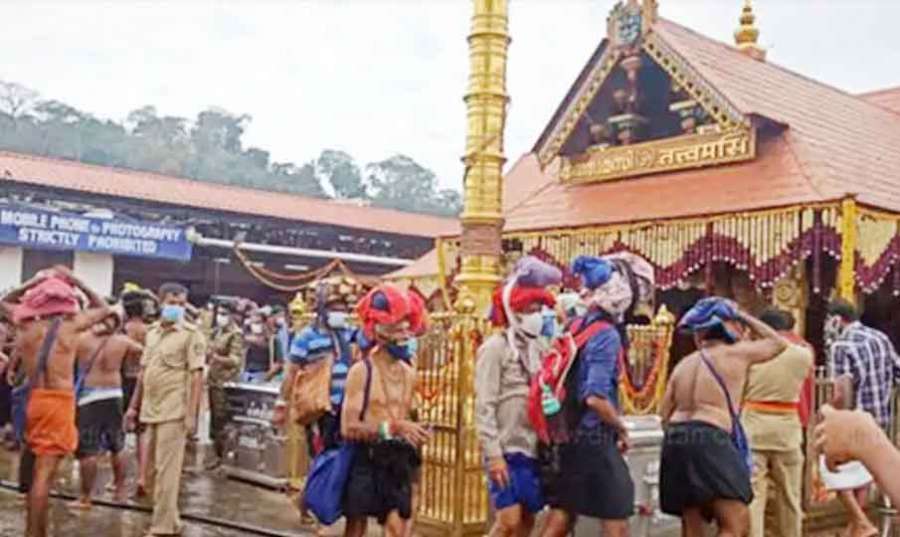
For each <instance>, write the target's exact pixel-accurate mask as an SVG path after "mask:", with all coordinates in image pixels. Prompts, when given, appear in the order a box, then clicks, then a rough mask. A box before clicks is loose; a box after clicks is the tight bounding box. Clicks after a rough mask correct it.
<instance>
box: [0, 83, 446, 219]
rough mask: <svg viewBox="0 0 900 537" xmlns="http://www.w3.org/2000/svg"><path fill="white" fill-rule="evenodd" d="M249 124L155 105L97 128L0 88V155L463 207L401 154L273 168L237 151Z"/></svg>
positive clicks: (437, 208) (433, 209)
mask: <svg viewBox="0 0 900 537" xmlns="http://www.w3.org/2000/svg"><path fill="white" fill-rule="evenodd" d="M250 122H251V118H250V116H248V115H236V114H232V113H231V112H228V111H227V110H224V109H221V108H209V109H207V110H204V111H202V112H200V113H199V114H197V117H196V118H195V119H193V120H189V119H187V118H182V117H174V116H160V115H159V112H158V111H157V109H156V108H155V107H154V106H144V107H143V108H139V109H137V110H134V111H133V112H131V113H129V114H128V116H127V117H126V118H125V120H124V121H122V122H120V123H119V122H116V121H111V120H101V119H99V118H96V117H94V116H93V115H91V114H89V113H86V112H83V111H81V110H78V109H76V108H74V107H72V106H70V105H68V104H66V103H64V102H61V101H57V100H45V99H42V98H40V95H39V94H38V93H37V92H36V91H34V90H31V89H29V88H27V87H25V86H23V85H21V84H17V83H15V82H4V81H2V80H0V150H9V151H16V152H22V153H31V154H37V155H43V156H50V157H58V158H64V159H71V160H77V161H81V162H86V163H90V164H98V165H102V166H116V167H122V168H130V169H135V170H143V171H150V172H158V173H163V174H167V175H177V176H181V177H186V178H190V179H195V180H198V181H210V182H219V183H226V184H232V185H239V186H244V187H250V188H259V189H264V190H273V191H278V192H289V193H293V194H302V195H307V196H315V197H319V198H327V197H334V198H337V199H343V200H357V201H359V202H360V203H365V204H371V205H375V206H379V207H388V208H393V209H399V210H402V211H411V212H421V213H430V214H438V215H445V216H456V215H458V214H459V212H460V210H461V208H462V199H461V196H460V194H459V192H457V191H455V190H438V182H437V178H436V177H435V174H434V173H433V172H432V171H431V170H429V169H427V168H425V167H423V166H422V165H420V164H419V163H417V162H416V161H414V160H413V159H411V158H410V157H407V156H404V155H395V156H392V157H390V158H388V159H386V160H383V161H380V162H374V163H370V164H366V165H364V166H360V165H359V164H358V163H357V162H356V160H354V158H353V157H352V156H351V155H349V154H347V153H345V152H343V151H337V150H333V149H325V150H324V151H322V152H321V154H320V155H319V157H318V158H317V159H315V160H312V161H309V162H305V163H302V164H295V163H293V162H273V161H272V160H271V155H270V153H269V152H268V151H266V150H265V149H262V148H258V147H244V143H243V136H244V133H245V131H246V129H247V127H248V126H249V125H250ZM364 172H365V173H364Z"/></svg>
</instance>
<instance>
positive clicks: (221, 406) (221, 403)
mask: <svg viewBox="0 0 900 537" xmlns="http://www.w3.org/2000/svg"><path fill="white" fill-rule="evenodd" d="M234 309H235V308H234V305H233V304H232V303H229V302H223V303H219V304H218V305H217V307H216V308H215V310H214V311H215V319H214V327H213V331H212V336H211V339H210V345H209V357H208V362H209V372H208V374H207V380H206V383H207V387H208V389H209V415H210V416H209V435H210V438H211V439H212V441H213V447H214V449H215V454H216V457H215V459H213V460H211V461H209V463H208V464H207V465H206V469H207V470H214V469H216V468H218V467H219V465H221V464H222V459H223V458H224V457H225V436H224V435H225V425H226V424H227V423H228V401H227V399H226V398H225V384H226V383H228V382H234V381H237V380H238V378H239V377H240V374H241V370H242V369H243V368H244V351H245V349H244V334H243V331H242V330H241V327H240V324H239V322H238V317H237V314H236V312H235V311H234Z"/></svg>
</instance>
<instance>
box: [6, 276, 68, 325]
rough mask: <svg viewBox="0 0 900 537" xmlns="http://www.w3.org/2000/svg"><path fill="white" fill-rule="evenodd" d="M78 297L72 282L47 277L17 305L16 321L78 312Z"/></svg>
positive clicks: (26, 293) (27, 292)
mask: <svg viewBox="0 0 900 537" xmlns="http://www.w3.org/2000/svg"><path fill="white" fill-rule="evenodd" d="M78 309H79V308H78V298H77V296H76V294H75V289H74V288H73V287H72V285H71V284H69V283H68V282H66V281H65V280H63V279H61V278H56V277H53V278H47V279H46V280H44V281H42V282H41V283H39V284H37V285H35V286H34V287H32V288H31V289H29V290H28V291H26V292H25V295H24V296H23V297H22V300H21V303H20V304H19V305H18V306H17V307H16V311H15V315H14V317H15V322H16V323H20V322H22V321H26V320H28V319H34V318H37V317H49V316H51V315H61V314H72V313H77V312H78Z"/></svg>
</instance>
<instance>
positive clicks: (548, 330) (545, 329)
mask: <svg viewBox="0 0 900 537" xmlns="http://www.w3.org/2000/svg"><path fill="white" fill-rule="evenodd" d="M541 335H542V336H544V337H545V338H550V339H553V338H554V337H556V316H555V315H545V316H544V325H543V326H542V327H541Z"/></svg>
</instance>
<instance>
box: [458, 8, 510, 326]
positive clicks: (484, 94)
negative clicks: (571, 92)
mask: <svg viewBox="0 0 900 537" xmlns="http://www.w3.org/2000/svg"><path fill="white" fill-rule="evenodd" d="M472 4H473V7H474V15H473V17H472V30H471V33H470V35H469V61H470V67H469V69H470V71H469V89H468V92H467V93H466V98H465V101H466V108H467V117H468V131H467V133H466V154H465V156H464V157H463V162H464V163H465V170H466V171H465V175H464V184H463V192H464V194H463V212H462V215H461V220H462V228H463V229H462V244H461V254H462V266H461V270H460V274H459V276H457V278H456V282H457V283H458V284H460V286H461V287H462V288H463V289H462V291H463V292H462V293H461V296H465V295H468V297H470V298H471V299H473V300H474V305H475V306H476V307H478V308H479V310H480V311H487V308H488V305H489V304H490V300H491V293H492V292H493V290H494V287H496V285H497V284H498V283H499V282H500V270H501V269H500V258H501V255H502V248H501V240H500V233H501V229H502V228H503V203H502V196H503V164H504V163H505V162H506V157H505V155H504V152H503V134H504V129H505V126H506V106H507V104H508V102H509V97H508V96H507V94H506V55H507V50H508V48H509V42H510V38H509V20H508V14H507V0H472Z"/></svg>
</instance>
